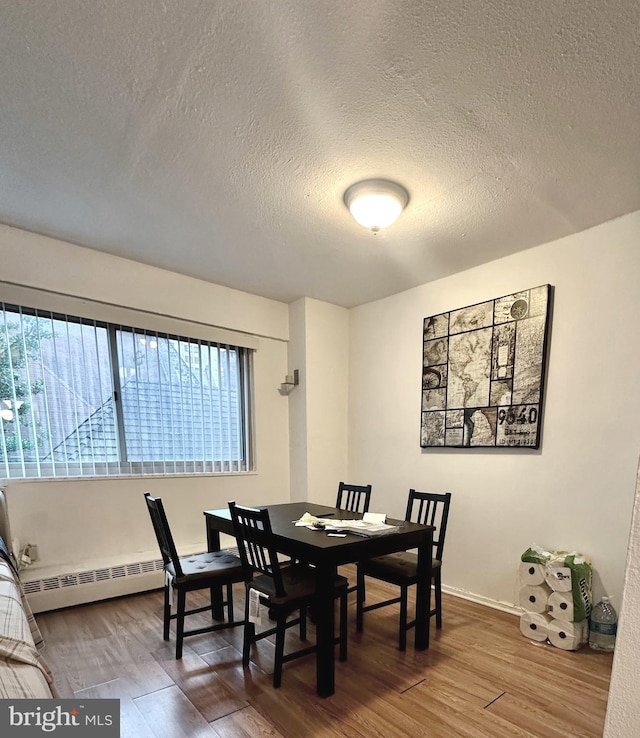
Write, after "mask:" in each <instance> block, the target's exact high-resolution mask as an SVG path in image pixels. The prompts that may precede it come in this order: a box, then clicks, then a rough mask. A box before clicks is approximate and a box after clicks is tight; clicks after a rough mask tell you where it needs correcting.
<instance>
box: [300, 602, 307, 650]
mask: <svg viewBox="0 0 640 738" xmlns="http://www.w3.org/2000/svg"><path fill="white" fill-rule="evenodd" d="M300 640H301V641H306V640H307V606H306V605H302V607H301V608H300Z"/></svg>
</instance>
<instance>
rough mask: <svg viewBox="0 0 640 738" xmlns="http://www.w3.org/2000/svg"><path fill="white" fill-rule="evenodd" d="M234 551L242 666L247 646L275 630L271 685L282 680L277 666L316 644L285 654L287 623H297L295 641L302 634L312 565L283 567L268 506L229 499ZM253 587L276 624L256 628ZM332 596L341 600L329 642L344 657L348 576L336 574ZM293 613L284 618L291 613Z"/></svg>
mask: <svg viewBox="0 0 640 738" xmlns="http://www.w3.org/2000/svg"><path fill="white" fill-rule="evenodd" d="M229 511H230V512H231V520H232V521H233V528H234V533H235V536H236V540H237V543H238V551H239V553H240V559H241V561H242V567H243V569H244V575H245V579H244V580H245V587H246V600H245V627H244V641H243V647H242V665H243V666H248V665H249V658H250V653H251V646H252V645H253V644H254V643H257V642H258V641H261V640H262V639H263V638H267V637H268V636H271V635H274V634H275V636H276V642H275V660H274V671H273V686H274V687H275V688H277V687H279V686H280V684H281V682H282V666H283V664H285V663H287V662H288V661H292V660H293V659H297V658H300V657H301V656H307V655H308V654H311V653H316V652H317V646H316V645H314V646H309V647H307V648H301V649H298V650H296V651H292V652H290V653H287V654H285V653H284V645H285V635H286V631H287V630H289V629H290V628H293V627H295V626H296V625H298V626H299V634H300V640H303V641H304V640H306V638H307V608H308V607H309V606H311V605H313V603H314V600H315V598H316V572H315V569H313V568H311V567H309V566H307V565H306V564H302V563H292V564H291V565H289V566H285V567H282V566H281V564H280V561H279V560H278V552H277V551H276V549H275V547H274V538H273V532H272V529H271V521H270V519H269V511H268V510H267V509H256V508H252V507H242V506H241V505H236V503H235V502H234V501H231V502H229ZM251 590H255V591H256V592H258V595H259V598H260V604H262V605H265V606H266V607H268V608H269V614H270V617H272V618H273V619H275V621H276V625H275V627H271V628H268V629H267V630H264V631H261V632H260V633H257V632H256V628H255V624H254V623H253V622H252V621H251V619H250V592H251ZM334 596H335V597H337V598H339V600H340V635H339V636H338V637H337V638H335V639H334V645H335V644H339V646H340V661H345V660H346V658H347V580H346V579H345V578H344V577H341V576H338V575H336V577H335V579H334ZM296 612H297V613H298V614H297V617H294V618H293V619H288V618H289V616H290V615H292V614H293V613H296Z"/></svg>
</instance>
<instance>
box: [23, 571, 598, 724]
mask: <svg viewBox="0 0 640 738" xmlns="http://www.w3.org/2000/svg"><path fill="white" fill-rule="evenodd" d="M345 569H346V572H345V573H347V574H349V576H350V578H353V569H352V568H350V567H345ZM367 582H368V587H367V594H368V600H369V601H374V600H375V599H378V598H381V597H382V596H383V595H384V594H385V593H387V592H390V591H391V590H388V589H386V585H381V584H377V583H374V582H369V580H367ZM193 597H194V600H193V601H192V602H193V603H198V604H202V602H204V601H202V602H198V600H199V595H198V594H195V595H193ZM242 601H243V590H242V587H241V586H239V587H238V588H237V590H236V609H237V610H238V614H240V607H241V604H242ZM188 604H189V601H188ZM161 611H162V595H161V593H158V592H152V593H147V594H142V595H135V596H131V597H126V598H121V599H117V600H111V601H108V602H102V603H97V604H94V605H85V606H81V607H74V608H70V609H67V610H58V611H56V612H51V613H42V614H40V615H38V616H37V620H38V623H39V625H40V628H41V629H42V631H43V634H44V637H45V640H46V643H47V648H46V650H45V657H46V658H47V661H48V662H49V664H50V666H51V668H52V670H53V672H54V676H55V679H56V683H57V686H58V689H59V691H60V696H61V697H72V696H74V695H75V696H77V697H86V698H91V697H102V698H104V697H117V698H119V699H120V700H121V725H122V731H121V735H122V737H123V738H149V737H151V736H157V737H159V736H166V737H167V738H180V737H181V736H188V737H189V738H200V736H203V737H204V736H220V737H222V738H241V737H243V736H251V738H258V737H259V736H286V737H287V738H303V737H304V736H314V737H321V738H324V736H335V737H338V736H340V737H342V736H351V737H353V738H356V737H358V738H360V737H361V738H372V737H379V738H394V737H395V736H397V737H398V738H407V736H408V737H414V736H415V737H418V736H428V737H429V738H440V737H442V738H458V737H460V736H463V737H464V736H469V737H473V738H484V737H486V738H503V737H504V738H516V737H517V736H529V737H531V736H534V737H535V738H569V737H571V736H580V738H589V737H590V736H594V737H595V738H599V737H600V736H602V731H603V725H604V716H605V710H606V702H607V691H608V687H609V677H610V671H611V661H612V656H611V655H610V654H603V653H598V652H595V651H592V650H591V649H589V648H588V647H585V648H583V649H581V650H580V651H578V652H574V653H572V652H565V651H561V650H559V649H556V648H554V647H553V646H551V645H548V644H539V643H534V642H532V641H529V640H527V639H525V638H524V637H523V636H522V635H521V634H520V631H519V627H518V618H517V617H515V616H513V615H509V614H506V613H502V612H499V611H496V610H492V609H489V608H486V607H483V606H481V605H477V604H475V603H471V602H467V601H465V600H461V599H459V598H455V597H448V596H446V595H445V598H444V607H443V618H444V625H443V628H442V630H441V631H436V630H435V628H434V629H433V630H432V641H431V647H430V648H429V650H428V651H423V652H416V651H414V649H413V646H412V645H410V646H409V647H408V648H407V651H406V652H405V653H400V652H399V651H398V650H397V641H396V638H397V636H396V627H397V618H398V611H397V609H396V607H388V608H384V609H381V610H376V611H374V612H370V613H367V614H366V615H365V627H364V633H362V634H360V635H359V634H357V633H356V632H355V594H352V595H350V607H349V616H350V626H349V627H350V638H349V659H348V661H347V662H345V663H339V662H337V663H336V694H335V695H333V696H332V697H330V698H328V699H321V698H319V697H318V696H317V695H316V693H315V660H314V657H313V656H308V657H305V658H302V659H298V660H297V661H293V662H291V663H289V664H285V666H284V673H283V680H282V687H281V688H280V689H278V690H274V689H273V687H272V684H271V673H272V664H273V645H272V644H271V643H270V642H269V641H268V640H266V641H262V642H261V643H260V644H258V645H257V646H254V656H253V660H252V663H251V665H250V667H249V668H248V669H245V670H243V668H242V664H241V658H240V649H241V637H242V629H241V628H235V629H233V630H227V631H223V632H222V633H210V634H205V635H201V636H193V637H192V638H188V639H186V640H185V649H184V657H183V659H182V660H181V661H176V660H175V658H174V648H175V641H174V640H173V632H172V640H171V641H170V642H169V643H165V642H164V641H163V640H162V622H161ZM204 617H205V616H204V615H197V616H193V618H192V620H193V619H196V620H197V619H198V618H204ZM294 633H295V629H293V630H292V633H291V636H290V637H291V638H292V639H295V635H294ZM313 636H314V632H313V628H310V637H311V638H313ZM291 643H292V644H293V643H294V641H293V640H292V641H291ZM298 643H299V641H298Z"/></svg>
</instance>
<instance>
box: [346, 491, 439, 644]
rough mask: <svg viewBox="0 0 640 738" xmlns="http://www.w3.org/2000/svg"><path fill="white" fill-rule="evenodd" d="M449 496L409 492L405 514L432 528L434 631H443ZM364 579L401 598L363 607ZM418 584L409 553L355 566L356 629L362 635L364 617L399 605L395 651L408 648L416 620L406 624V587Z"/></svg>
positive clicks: (415, 563) (415, 560)
mask: <svg viewBox="0 0 640 738" xmlns="http://www.w3.org/2000/svg"><path fill="white" fill-rule="evenodd" d="M450 503H451V492H446V493H444V494H435V493H431V492H416V490H415V489H410V490H409V499H408V502H407V512H406V515H405V520H406V521H409V522H413V523H421V524H423V525H432V526H434V528H435V530H434V533H433V558H432V561H431V580H432V582H433V585H434V589H435V607H434V608H432V609H431V610H430V611H429V615H428V616H429V617H432V616H433V615H435V616H436V628H441V627H442V580H441V571H442V552H443V549H444V539H445V535H446V532H447V520H448V518H449V506H450ZM365 576H367V577H372V578H374V579H379V580H382V581H384V582H388V583H389V584H394V585H397V586H398V587H400V596H399V597H394V598H392V599H388V600H384V601H382V602H375V603H373V604H371V605H366V606H365V604H364V603H365V599H366V590H365ZM417 581H418V557H417V554H415V553H411V552H409V551H403V552H401V553H392V554H387V555H386V556H377V557H375V558H371V559H366V560H363V561H360V562H358V564H357V585H356V586H357V600H356V628H357V631H358V632H359V633H361V632H362V625H363V617H362V616H363V613H365V612H369V611H370V610H377V609H378V608H380V607H386V606H387V605H394V604H396V603H398V602H399V603H400V628H399V636H398V648H399V649H400V651H404V650H405V649H406V647H407V631H408V630H409V629H410V628H413V627H415V624H416V621H415V619H414V620H412V621H410V622H409V621H408V614H407V595H408V590H409V587H411V586H412V585H414V584H416V582H417Z"/></svg>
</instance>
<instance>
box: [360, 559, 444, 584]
mask: <svg viewBox="0 0 640 738" xmlns="http://www.w3.org/2000/svg"><path fill="white" fill-rule="evenodd" d="M358 566H360V567H361V568H362V571H363V572H364V573H365V574H366V575H367V576H369V577H375V578H376V579H382V580H383V581H385V582H391V583H392V584H413V583H414V582H415V581H416V580H417V578H418V556H417V555H416V554H414V553H409V552H408V551H402V552H401V553H392V554H387V555H386V556H376V557H375V558H373V559H366V560H365V561H361V562H360V563H359V564H358ZM439 567H440V561H438V559H432V560H431V568H432V570H433V569H437V568H439Z"/></svg>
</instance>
